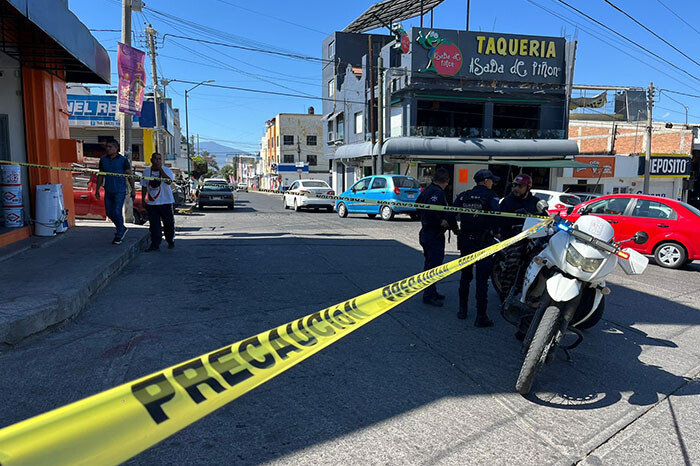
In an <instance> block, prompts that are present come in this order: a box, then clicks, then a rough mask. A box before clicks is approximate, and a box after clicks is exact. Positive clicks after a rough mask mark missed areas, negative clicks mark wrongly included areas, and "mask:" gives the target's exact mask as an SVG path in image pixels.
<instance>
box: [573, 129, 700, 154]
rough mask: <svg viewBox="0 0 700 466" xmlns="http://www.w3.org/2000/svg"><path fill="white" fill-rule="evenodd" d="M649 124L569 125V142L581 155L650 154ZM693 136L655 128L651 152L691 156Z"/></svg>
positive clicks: (687, 130) (673, 130)
mask: <svg viewBox="0 0 700 466" xmlns="http://www.w3.org/2000/svg"><path fill="white" fill-rule="evenodd" d="M613 128H614V131H615V134H613ZM646 137H647V136H646V123H645V122H639V124H637V123H614V122H581V121H572V122H571V123H570V124H569V139H572V140H575V141H576V142H577V143H578V146H579V152H580V153H581V154H611V155H612V154H643V153H644V152H645V150H646ZM692 148H693V132H692V130H689V129H683V128H682V127H679V128H666V127H665V126H664V124H663V123H659V124H654V126H653V130H652V139H651V152H652V153H654V154H691V152H692Z"/></svg>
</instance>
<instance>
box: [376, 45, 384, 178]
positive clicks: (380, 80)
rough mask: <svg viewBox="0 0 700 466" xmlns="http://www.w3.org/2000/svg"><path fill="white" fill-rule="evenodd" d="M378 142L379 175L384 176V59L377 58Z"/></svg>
mask: <svg viewBox="0 0 700 466" xmlns="http://www.w3.org/2000/svg"><path fill="white" fill-rule="evenodd" d="M377 127H378V129H379V131H378V132H377V142H379V156H378V161H377V162H378V163H377V165H378V166H377V170H378V171H377V173H379V174H380V175H383V174H384V156H383V155H382V145H383V144H384V58H383V57H377Z"/></svg>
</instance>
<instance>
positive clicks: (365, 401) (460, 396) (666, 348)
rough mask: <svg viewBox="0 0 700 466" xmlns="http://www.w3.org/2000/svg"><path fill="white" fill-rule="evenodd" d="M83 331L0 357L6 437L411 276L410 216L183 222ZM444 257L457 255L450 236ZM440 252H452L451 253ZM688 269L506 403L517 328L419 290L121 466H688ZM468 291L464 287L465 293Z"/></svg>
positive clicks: (654, 270)
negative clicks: (437, 302) (34, 419)
mask: <svg viewBox="0 0 700 466" xmlns="http://www.w3.org/2000/svg"><path fill="white" fill-rule="evenodd" d="M176 221H177V225H178V233H177V238H176V244H177V246H176V248H175V249H174V250H163V251H161V252H159V253H148V254H146V253H143V254H141V255H140V256H139V257H138V258H137V259H136V260H135V261H134V262H133V263H132V264H131V265H130V266H129V267H127V268H126V269H125V271H124V272H123V273H122V275H121V276H120V277H119V278H117V279H115V280H114V281H113V283H111V284H109V285H108V286H107V287H106V288H105V289H104V290H103V291H102V292H101V293H100V294H99V295H98V296H97V297H96V298H95V299H94V301H93V302H92V304H91V305H90V306H89V307H88V309H86V310H85V311H84V312H83V313H82V314H81V315H80V316H79V317H78V318H77V319H75V320H74V321H72V322H70V323H67V324H66V325H64V326H62V327H61V328H59V329H56V330H55V331H53V332H51V333H47V334H44V335H42V336H41V337H39V338H35V339H33V340H30V341H28V342H26V343H24V344H21V345H19V346H18V347H15V348H14V349H12V350H9V351H7V352H5V353H2V354H0V374H2V377H0V393H2V398H3V403H2V409H1V410H0V427H2V426H6V425H10V424H12V423H15V422H17V421H20V420H22V419H25V418H27V417H30V416H33V415H36V414H39V413H42V412H45V411H47V410H50V409H53V408H56V407H59V406H62V405H64V404H67V403H69V402H72V401H76V400H79V399H81V398H83V397H86V396H89V395H91V394H94V393H97V392H99V391H102V390H105V389H107V388H110V387H113V386H116V385H119V384H121V383H124V382H127V381H129V380H133V379H135V378H138V377H141V376H143V375H146V374H149V373H151V372H154V371H157V370H159V369H162V368H164V367H168V366H170V365H173V364H176V363H179V362H181V361H184V360H187V359H189V358H192V357H195V356H198V355H200V354H202V353H205V352H207V351H211V350H214V349H216V348H219V347H222V346H224V345H226V344H230V343H232V342H235V341H238V340H241V339H243V338H245V337H248V336H251V335H254V334H257V333H259V332H261V331H264V330H267V329H269V328H272V327H274V326H277V325H280V324H283V323H285V322H288V321H291V320H293V319H295V318H298V317H301V316H304V315H307V314H309V313H311V312H314V311H316V310H319V309H322V308H324V307H327V306H329V305H333V304H335V303H338V302H341V301H343V300H345V299H348V298H351V297H353V296H356V295H358V294H361V293H363V292H365V291H369V290H372V289H375V288H378V287H380V286H381V285H383V284H386V283H388V282H391V281H394V280H397V279H400V278H403V277H405V276H408V275H410V274H413V273H416V272H418V271H420V270H421V268H422V260H423V258H422V254H421V252H420V250H419V246H418V243H417V233H418V229H419V223H418V222H412V221H410V220H409V219H408V217H398V218H397V219H396V220H395V221H392V222H384V221H382V220H378V219H375V220H370V219H368V218H367V217H366V216H359V215H355V216H351V217H349V218H346V219H340V218H339V217H338V216H337V215H336V214H335V213H325V212H324V213H320V212H301V213H297V212H293V211H285V210H283V209H282V202H281V199H280V197H279V196H269V195H264V194H258V193H240V194H238V198H237V203H236V209H235V211H233V212H231V211H228V210H225V209H222V210H219V209H211V210H207V211H205V213H203V214H202V213H199V212H197V213H196V214H195V215H192V216H187V217H185V216H178V217H176ZM448 248H449V249H448V254H449V255H451V257H452V258H453V257H456V245H455V240H454V239H453V241H452V243H451V244H450V245H449V246H448ZM448 258H449V257H448ZM699 278H700V265H698V264H694V265H691V266H690V267H688V268H686V269H684V270H679V271H669V270H665V269H661V268H659V267H657V266H655V265H651V266H650V267H649V269H648V270H647V272H646V273H645V274H644V275H643V276H641V277H633V278H628V277H626V276H624V274H622V273H621V272H620V273H616V275H615V276H614V277H613V279H612V285H611V288H612V290H613V292H612V294H611V295H610V296H608V301H607V311H606V315H605V319H604V320H603V321H602V322H601V323H600V324H599V325H598V326H596V327H595V328H593V329H591V330H590V331H588V332H586V339H585V340H584V342H583V343H582V344H581V345H580V346H579V347H578V348H577V349H575V350H574V351H573V360H572V361H566V359H565V358H564V357H563V355H559V357H557V359H556V360H555V361H554V363H553V364H551V365H549V366H547V367H546V368H545V369H544V370H543V371H542V372H541V373H540V375H539V377H538V380H537V382H536V385H535V387H534V394H533V396H532V397H530V398H527V399H526V398H523V397H521V396H520V395H518V394H517V393H515V391H514V384H515V379H516V377H517V374H518V371H519V367H520V364H521V359H520V352H519V344H518V342H517V341H516V340H515V339H514V338H513V328H512V327H510V326H509V325H507V324H506V323H505V322H504V321H503V320H502V319H501V318H500V316H499V314H498V310H497V306H496V298H495V295H493V294H492V296H491V303H490V304H491V305H490V313H491V316H492V317H494V319H495V321H496V326H495V327H494V328H491V329H477V328H475V327H473V325H472V323H473V316H474V314H473V310H472V314H471V315H470V319H469V320H467V321H459V320H457V319H456V312H457V286H458V284H457V282H458V277H457V276H453V277H448V278H447V279H445V280H444V283H442V284H441V285H440V287H439V288H440V290H441V292H443V293H445V294H446V295H447V300H446V306H445V307H444V308H442V309H436V308H431V307H426V306H425V305H424V304H423V303H422V302H421V300H420V298H413V299H411V300H409V301H408V302H406V303H404V304H402V305H400V306H399V307H397V308H395V309H394V310H392V311H390V312H389V313H388V314H386V315H384V316H382V317H380V318H378V319H377V320H375V321H373V322H372V323H370V324H368V325H366V326H364V327H362V328H360V329H358V330H357V331H356V332H354V333H353V334H351V335H349V336H348V337H346V338H344V339H343V340H341V341H340V342H338V343H336V344H335V345H333V346H332V347H330V348H327V349H326V350H324V351H322V352H321V353H319V354H317V355H315V356H313V357H312V358H310V359H308V360H306V361H304V362H303V363H301V364H300V365H298V366H296V367H294V368H292V369H291V370H289V371H287V372H286V373H284V374H282V375H280V376H279V377H277V378H275V379H273V380H271V381H269V382H268V383H266V384H264V385H262V386H260V387H258V388H257V389H255V390H253V391H252V392H250V393H248V394H246V395H245V396H243V397H241V398H239V399H238V400H235V401H234V402H232V403H230V404H229V405H227V406H225V407H223V408H222V409H220V410H219V411H217V412H215V413H213V414H211V415H209V416H207V417H206V418H204V419H202V420H200V421H199V422H197V423H196V424H194V425H192V426H190V427H188V428H186V429H184V430H183V431H181V432H179V433H177V434H176V435H174V436H172V437H170V438H169V439H167V440H165V441H163V442H161V443H160V444H158V445H156V446H155V447H153V448H151V449H149V450H147V451H146V452H144V453H142V454H140V455H138V456H137V457H135V458H134V459H132V460H131V461H130V462H129V464H138V465H141V464H143V465H161V464H162V465H165V464H261V463H266V464H295V465H296V464H460V465H461V464H517V465H541V464H572V463H577V462H581V463H583V464H592V465H598V464H615V465H619V464H635V465H637V464H696V463H700V418H698V416H697V413H698V412H699V410H700V380H699V378H698V377H699V376H698V374H699V373H700V347H699V346H698V344H697V342H698V341H700V330H699V324H700V280H699ZM472 295H473V293H472Z"/></svg>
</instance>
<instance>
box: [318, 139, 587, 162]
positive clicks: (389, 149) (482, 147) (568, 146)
mask: <svg viewBox="0 0 700 466" xmlns="http://www.w3.org/2000/svg"><path fill="white" fill-rule="evenodd" d="M379 154H380V152H379V144H375V145H374V147H373V146H372V143H371V142H363V143H357V144H347V145H344V146H341V147H339V148H338V149H336V152H335V155H333V156H331V157H330V158H331V159H350V158H356V157H370V156H372V155H379ZM577 154H578V146H577V144H576V141H572V140H568V139H482V138H441V137H418V136H407V137H398V138H389V139H387V140H386V141H385V142H384V144H383V146H382V148H381V155H384V156H391V157H395V158H404V159H425V158H430V159H436V160H441V161H442V160H455V159H460V160H476V161H482V162H485V161H493V162H496V161H498V160H506V161H508V160H512V159H518V160H523V159H525V160H533V161H536V160H539V161H541V160H543V159H544V160H554V159H564V158H566V157H567V156H572V155H577Z"/></svg>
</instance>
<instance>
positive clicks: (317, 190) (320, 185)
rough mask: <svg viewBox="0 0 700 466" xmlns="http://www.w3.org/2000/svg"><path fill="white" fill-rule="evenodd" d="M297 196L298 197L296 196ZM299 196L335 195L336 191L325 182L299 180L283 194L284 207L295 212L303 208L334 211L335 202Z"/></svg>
mask: <svg viewBox="0 0 700 466" xmlns="http://www.w3.org/2000/svg"><path fill="white" fill-rule="evenodd" d="M295 194H296V195H295ZM298 194H329V195H331V196H333V195H335V191H333V189H332V188H331V187H330V186H328V183H326V182H325V181H323V180H297V181H295V182H294V183H292V184H291V185H290V186H289V189H288V190H286V191H285V192H284V194H282V205H283V206H284V208H285V209H289V208H290V207H292V208H293V209H294V210H295V211H297V212H298V211H300V210H301V209H302V208H314V209H326V210H327V211H328V212H332V211H333V205H334V204H335V201H333V200H331V199H319V198H317V197H309V196H299V195H298Z"/></svg>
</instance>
